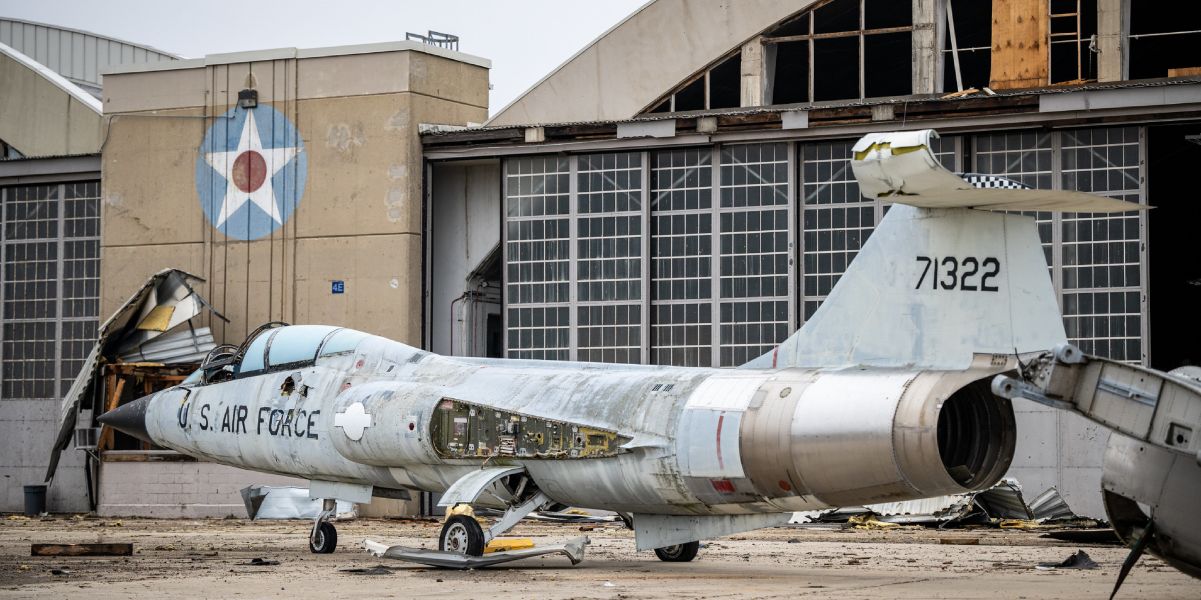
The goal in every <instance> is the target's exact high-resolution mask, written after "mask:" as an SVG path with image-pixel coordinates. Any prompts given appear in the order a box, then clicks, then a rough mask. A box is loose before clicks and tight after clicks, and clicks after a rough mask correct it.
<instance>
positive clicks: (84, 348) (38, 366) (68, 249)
mask: <svg viewBox="0 0 1201 600" xmlns="http://www.w3.org/2000/svg"><path fill="white" fill-rule="evenodd" d="M99 197H100V183H99V182H98V181H91V182H78V183H65V184H53V185H25V186H13V187H6V188H2V189H0V223H2V234H0V240H3V241H2V242H0V255H2V257H3V258H2V260H3V269H2V270H0V284H2V285H0V304H2V306H3V318H0V321H2V322H3V327H2V328H0V340H2V343H0V399H57V398H60V397H61V396H62V395H63V394H65V393H66V392H67V389H68V388H69V387H70V386H71V382H72V381H73V380H74V379H75V375H76V374H77V373H78V372H79V369H80V368H81V367H82V366H83V361H84V359H85V357H86V356H87V354H88V352H89V351H90V350H91V348H92V345H93V344H94V343H95V339H96V333H97V326H98V318H99V309H100V306H99V304H100V300H99V297H100V285H99V277H100V200H99Z"/></svg>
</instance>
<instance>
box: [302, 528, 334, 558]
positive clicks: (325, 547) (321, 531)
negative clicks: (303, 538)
mask: <svg viewBox="0 0 1201 600" xmlns="http://www.w3.org/2000/svg"><path fill="white" fill-rule="evenodd" d="M337 547H338V530H337V529H334V524H333V523H330V522H328V521H322V523H321V525H318V526H317V539H316V540H315V541H314V540H313V538H309V551H310V552H312V553H313V554H333V552H334V548H337Z"/></svg>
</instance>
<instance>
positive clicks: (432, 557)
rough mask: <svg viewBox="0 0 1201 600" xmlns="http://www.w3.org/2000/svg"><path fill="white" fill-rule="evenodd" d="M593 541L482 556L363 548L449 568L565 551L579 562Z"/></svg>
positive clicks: (370, 544)
mask: <svg viewBox="0 0 1201 600" xmlns="http://www.w3.org/2000/svg"><path fill="white" fill-rule="evenodd" d="M590 543H591V541H590V540H589V539H588V538H586V537H578V538H575V539H572V540H570V541H568V542H567V543H565V544H561V545H557V546H541V547H534V548H526V549H524V550H511V551H507V552H493V553H491V554H485V555H483V556H467V555H465V554H458V553H456V552H444V551H440V550H427V549H425V548H409V547H406V546H387V545H385V544H381V543H379V542H374V541H371V540H365V541H364V542H363V548H364V549H366V550H367V553H368V554H371V555H372V556H375V557H378V558H394V559H396V560H403V561H408V562H415V563H420V564H423V565H429V566H431V567H443V568H447V569H477V568H480V567H488V566H492V565H498V564H501V563H506V562H511V561H514V560H520V559H523V558H531V557H534V556H544V555H547V554H562V555H564V556H566V557H567V559H568V560H570V561H571V564H573V565H578V564H579V563H580V561H582V560H584V547H585V546H587V545H588V544H590Z"/></svg>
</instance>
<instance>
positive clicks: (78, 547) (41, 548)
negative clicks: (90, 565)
mask: <svg viewBox="0 0 1201 600" xmlns="http://www.w3.org/2000/svg"><path fill="white" fill-rule="evenodd" d="M29 555H30V556H133V544H30V545H29Z"/></svg>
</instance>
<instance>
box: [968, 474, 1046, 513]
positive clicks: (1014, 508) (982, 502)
mask: <svg viewBox="0 0 1201 600" xmlns="http://www.w3.org/2000/svg"><path fill="white" fill-rule="evenodd" d="M974 500H975V502H976V505H977V506H979V507H980V509H981V510H983V511H984V512H985V513H986V514H987V515H988V516H989V517H990V518H993V519H1021V520H1030V519H1032V518H1034V515H1033V514H1032V513H1031V512H1030V509H1029V508H1028V507H1027V506H1026V501H1025V500H1024V499H1023V498H1022V486H1021V484H1019V483H1018V481H1017V480H1016V479H1012V478H1010V479H1003V480H1002V481H1001V482H1000V483H998V484H997V485H994V486H993V487H991V488H988V489H987V490H984V491H983V492H978V493H976V495H975V497H974Z"/></svg>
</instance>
